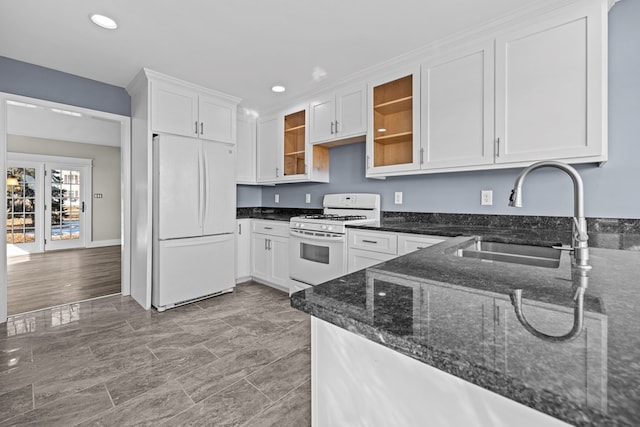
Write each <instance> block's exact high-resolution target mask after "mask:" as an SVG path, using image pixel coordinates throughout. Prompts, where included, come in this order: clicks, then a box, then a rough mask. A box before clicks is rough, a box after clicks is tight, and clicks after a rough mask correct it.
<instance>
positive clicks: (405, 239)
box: [398, 234, 447, 255]
mask: <svg viewBox="0 0 640 427" xmlns="http://www.w3.org/2000/svg"><path fill="white" fill-rule="evenodd" d="M445 240H447V239H446V238H445V237H441V236H425V235H417V234H400V235H399V236H398V255H405V254H408V253H410V252H413V251H417V250H419V249H424V248H428V247H429V246H433V245H435V244H437V243H440V242H444V241H445Z"/></svg>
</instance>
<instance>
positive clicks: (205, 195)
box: [202, 142, 209, 227]
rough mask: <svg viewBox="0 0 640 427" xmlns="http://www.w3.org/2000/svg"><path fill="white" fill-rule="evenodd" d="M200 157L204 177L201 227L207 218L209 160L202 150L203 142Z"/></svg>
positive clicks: (205, 151)
mask: <svg viewBox="0 0 640 427" xmlns="http://www.w3.org/2000/svg"><path fill="white" fill-rule="evenodd" d="M202 145H203V146H202V157H203V159H204V165H203V166H204V176H203V180H202V183H203V187H204V191H203V200H202V205H203V209H202V226H203V227H204V226H205V224H206V220H207V216H208V215H209V158H208V157H207V150H205V149H204V142H203V143H202Z"/></svg>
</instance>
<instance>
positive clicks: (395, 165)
mask: <svg viewBox="0 0 640 427" xmlns="http://www.w3.org/2000/svg"><path fill="white" fill-rule="evenodd" d="M368 106H369V107H368V112H369V117H368V122H369V132H368V133H367V158H366V174H367V176H375V175H382V176H384V175H385V174H387V173H394V172H402V171H411V170H416V169H420V69H419V67H414V68H413V69H412V70H409V71H404V72H400V73H395V74H392V75H388V76H386V77H384V78H381V79H377V80H374V81H372V82H371V83H370V84H369V96H368Z"/></svg>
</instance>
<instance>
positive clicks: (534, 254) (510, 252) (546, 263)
mask: <svg viewBox="0 0 640 427" xmlns="http://www.w3.org/2000/svg"><path fill="white" fill-rule="evenodd" d="M561 252H562V251H560V250H558V249H554V248H550V247H542V246H529V245H515V244H510V243H497V242H485V241H482V240H477V241H475V242H474V243H472V244H471V245H470V246H468V247H467V248H462V249H458V250H457V251H456V253H455V255H456V256H459V257H465V258H477V259H482V260H486V261H500V262H509V263H512V264H521V265H531V266H535V267H546V268H558V267H559V266H560V255H561Z"/></svg>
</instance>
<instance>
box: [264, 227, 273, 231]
mask: <svg viewBox="0 0 640 427" xmlns="http://www.w3.org/2000/svg"><path fill="white" fill-rule="evenodd" d="M264 229H265V230H273V227H264Z"/></svg>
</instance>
